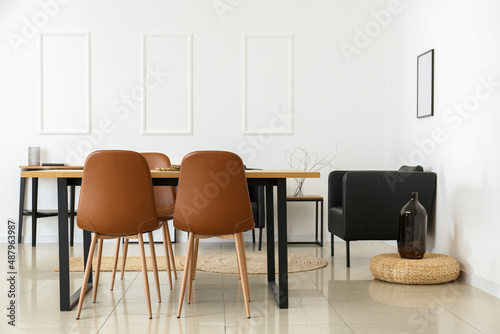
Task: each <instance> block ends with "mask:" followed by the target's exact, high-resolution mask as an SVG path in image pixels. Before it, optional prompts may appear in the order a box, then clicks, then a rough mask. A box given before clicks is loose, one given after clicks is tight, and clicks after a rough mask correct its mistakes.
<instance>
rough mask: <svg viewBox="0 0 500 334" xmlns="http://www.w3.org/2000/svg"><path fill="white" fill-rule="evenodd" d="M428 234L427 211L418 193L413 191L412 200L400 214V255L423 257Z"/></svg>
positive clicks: (410, 257) (409, 257)
mask: <svg viewBox="0 0 500 334" xmlns="http://www.w3.org/2000/svg"><path fill="white" fill-rule="evenodd" d="M426 235H427V211H425V208H424V207H423V206H422V204H420V203H419V201H418V193H417V192H412V193H411V199H410V201H409V202H408V203H406V205H405V206H404V207H403V209H401V212H400V214H399V239H398V252H399V255H400V256H401V257H402V258H406V259H421V258H423V257H424V254H425V238H426Z"/></svg>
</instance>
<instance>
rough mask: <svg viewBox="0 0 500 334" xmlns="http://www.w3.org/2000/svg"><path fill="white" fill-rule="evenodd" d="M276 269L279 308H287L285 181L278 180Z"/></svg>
mask: <svg viewBox="0 0 500 334" xmlns="http://www.w3.org/2000/svg"><path fill="white" fill-rule="evenodd" d="M278 268H279V300H278V304H279V308H288V248H287V217H286V179H278Z"/></svg>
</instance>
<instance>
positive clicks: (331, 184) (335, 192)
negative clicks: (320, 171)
mask: <svg viewBox="0 0 500 334" xmlns="http://www.w3.org/2000/svg"><path fill="white" fill-rule="evenodd" d="M347 172H348V171H346V170H335V171H333V172H330V174H329V175H328V206H327V208H328V209H330V208H332V207H334V206H342V191H343V188H344V186H343V182H342V180H343V178H344V175H345V173H347Z"/></svg>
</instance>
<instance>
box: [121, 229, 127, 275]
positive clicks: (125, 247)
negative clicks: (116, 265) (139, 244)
mask: <svg viewBox="0 0 500 334" xmlns="http://www.w3.org/2000/svg"><path fill="white" fill-rule="evenodd" d="M127 253H128V239H127V238H125V243H124V244H123V259H122V276H121V277H120V279H123V275H124V274H125V264H126V263H127Z"/></svg>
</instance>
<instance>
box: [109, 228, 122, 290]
mask: <svg viewBox="0 0 500 334" xmlns="http://www.w3.org/2000/svg"><path fill="white" fill-rule="evenodd" d="M121 240H122V238H118V239H116V248H115V258H114V261H113V273H112V275H111V290H113V289H114V287H115V276H116V267H117V266H118V255H119V254H120V241H121Z"/></svg>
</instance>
